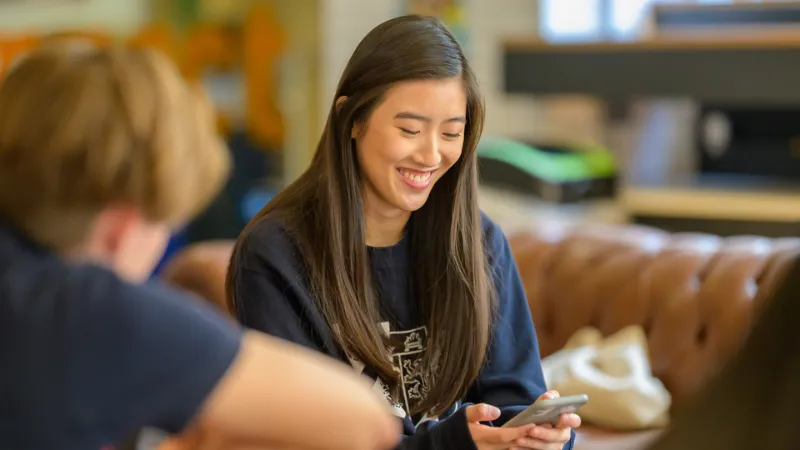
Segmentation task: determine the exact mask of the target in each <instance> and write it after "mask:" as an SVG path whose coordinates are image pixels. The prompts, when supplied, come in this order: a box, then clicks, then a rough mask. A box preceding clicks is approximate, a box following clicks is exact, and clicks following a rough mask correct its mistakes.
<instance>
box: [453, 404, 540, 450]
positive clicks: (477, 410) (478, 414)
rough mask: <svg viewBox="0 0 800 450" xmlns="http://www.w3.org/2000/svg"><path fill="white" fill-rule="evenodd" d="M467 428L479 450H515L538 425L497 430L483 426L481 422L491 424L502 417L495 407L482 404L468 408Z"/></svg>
mask: <svg viewBox="0 0 800 450" xmlns="http://www.w3.org/2000/svg"><path fill="white" fill-rule="evenodd" d="M466 415H467V426H468V427H469V432H470V435H471V436H472V440H473V441H474V442H475V447H477V448H478V450H507V449H511V448H515V442H516V441H518V440H519V439H526V436H529V433H530V432H532V430H533V429H534V428H536V425H526V426H523V427H518V428H495V427H490V426H486V425H482V424H481V422H491V421H492V420H496V419H497V418H498V417H500V410H499V409H497V408H495V407H494V406H491V405H487V404H485V403H481V404H478V405H472V406H468V407H467V410H466Z"/></svg>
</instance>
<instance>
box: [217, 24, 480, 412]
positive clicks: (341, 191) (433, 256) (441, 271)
mask: <svg viewBox="0 0 800 450" xmlns="http://www.w3.org/2000/svg"><path fill="white" fill-rule="evenodd" d="M452 77H460V78H461V79H462V80H463V82H464V87H465V89H466V93H467V126H466V129H465V131H464V148H463V153H462V156H461V158H460V159H459V160H458V162H456V163H455V165H454V166H453V167H452V168H451V169H450V170H449V171H447V173H445V174H444V175H443V176H442V178H441V179H440V180H439V181H438V182H437V183H436V185H435V186H434V187H433V189H432V191H431V193H430V197H429V198H428V201H427V202H426V203H425V205H424V206H423V207H422V208H421V209H419V210H418V211H415V212H414V213H413V215H412V220H411V221H410V223H409V227H408V239H409V240H410V249H411V255H410V258H411V263H410V265H409V267H410V271H411V283H410V285H409V286H410V287H411V289H410V292H409V301H414V302H416V308H415V309H416V310H418V311H420V313H421V315H422V317H420V319H421V321H422V323H423V324H425V325H427V327H428V330H429V332H430V336H429V341H428V348H427V350H426V354H425V356H424V367H425V369H424V370H425V371H426V372H427V373H428V375H429V377H430V380H431V383H430V384H431V386H430V391H429V393H428V394H427V397H426V398H425V399H424V400H423V401H421V402H420V403H419V404H416V405H410V407H411V411H410V412H411V413H412V414H417V413H429V414H432V415H437V414H440V413H442V412H443V411H444V410H446V409H447V408H448V407H450V406H451V405H452V404H453V403H454V402H455V401H457V400H460V399H462V398H463V397H464V395H465V394H466V391H467V390H468V388H469V387H470V385H471V384H472V382H473V381H474V380H475V379H476V378H477V375H478V373H479V371H480V369H481V367H482V365H483V363H484V359H485V356H486V349H487V346H488V341H489V336H490V323H491V314H492V310H493V304H494V291H493V288H492V283H491V281H490V280H491V276H490V274H489V272H488V268H487V267H488V264H487V262H486V254H485V252H484V243H483V232H482V227H481V218H480V212H479V209H478V201H477V188H478V172H477V160H476V155H475V148H476V145H477V143H478V139H479V138H480V134H481V131H482V127H483V120H484V106H483V100H482V98H481V95H480V92H479V90H478V85H477V82H476V79H475V76H474V74H473V72H472V70H471V69H470V67H469V64H468V63H467V59H466V57H465V56H464V53H463V51H462V49H461V47H460V46H459V44H458V43H457V42H456V40H455V38H454V37H453V35H452V34H451V33H450V32H449V31H448V30H447V29H446V27H445V26H444V25H442V23H441V22H439V21H437V20H435V19H432V18H427V17H420V16H404V17H399V18H395V19H392V20H389V21H387V22H384V23H383V24H381V25H379V26H378V27H376V28H375V29H373V30H372V31H371V32H370V33H369V34H367V36H366V37H365V38H364V39H363V40H362V41H361V43H360V44H359V45H358V47H357V48H356V50H355V52H354V53H353V55H352V57H351V58H350V61H349V63H348V65H347V67H346V68H345V70H344V74H343V75H342V78H341V81H340V82H339V86H338V88H337V90H336V96H335V98H334V100H335V99H337V98H341V97H347V101H345V102H342V104H341V106H339V107H337V105H336V102H335V101H334V102H333V103H332V104H331V108H330V112H329V115H328V120H327V123H326V125H325V129H324V131H323V133H322V137H321V139H320V141H319V145H318V147H317V151H316V154H315V156H314V158H313V161H312V163H311V166H310V167H309V168H308V170H307V171H306V172H305V173H304V174H303V175H301V176H300V178H299V179H298V180H297V181H295V182H294V183H292V184H291V185H290V186H289V187H288V188H286V189H285V190H284V191H283V192H281V193H280V194H279V195H278V196H276V197H275V199H273V201H271V202H270V203H269V204H268V205H267V206H266V207H265V208H264V209H263V210H262V211H261V212H260V213H259V214H258V215H257V216H256V217H255V218H254V219H253V220H252V221H251V222H250V224H249V225H248V226H247V228H246V229H245V231H244V232H243V234H242V237H241V238H240V240H239V244H237V246H236V249H235V251H234V254H233V257H232V258H231V265H230V268H229V271H228V282H227V294H228V297H229V300H228V301H229V303H230V305H229V306H230V308H231V310H232V311H236V310H238V309H239V308H237V306H236V299H237V296H236V279H237V258H238V254H239V252H240V251H241V245H242V244H241V243H242V242H243V239H245V238H246V236H247V234H248V233H249V231H250V230H251V229H253V227H255V226H257V225H258V224H259V223H260V222H261V221H263V220H269V219H275V218H279V219H280V220H282V221H283V223H284V225H285V227H286V228H287V231H288V232H289V233H290V234H291V235H292V236H293V237H294V239H295V240H296V242H297V244H298V246H299V249H300V252H301V253H302V255H303V258H304V261H305V264H306V266H307V270H308V273H309V276H310V279H311V285H312V286H311V288H312V294H313V295H314V297H315V299H316V301H317V303H318V305H319V308H320V310H321V311H322V313H323V314H324V316H325V318H326V320H327V322H328V323H329V324H331V325H334V324H335V325H338V327H339V331H340V332H339V333H336V339H337V343H338V344H339V345H340V346H341V347H342V348H343V349H344V350H346V351H347V352H348V353H349V354H350V355H352V356H354V357H356V358H357V359H359V360H360V361H362V362H363V363H365V364H367V365H368V366H372V367H374V368H375V369H376V371H377V372H378V375H379V376H380V377H381V379H383V380H384V381H386V382H388V383H390V384H392V385H394V386H396V385H397V382H398V374H397V372H396V371H395V369H394V368H393V366H392V362H391V360H390V358H389V356H388V350H387V346H388V343H387V342H386V339H385V336H384V335H383V334H382V332H381V330H380V329H379V327H378V325H377V324H378V323H379V322H380V321H381V317H380V312H379V302H378V299H377V295H378V294H377V289H376V286H375V285H374V281H373V279H372V272H371V268H370V263H369V257H368V254H367V246H366V243H365V237H364V233H365V224H364V199H363V192H362V178H361V175H360V174H359V168H358V163H357V160H356V153H355V151H356V150H355V143H354V142H353V140H352V139H351V130H352V129H353V125H354V124H358V123H365V122H366V121H367V120H369V117H370V114H371V112H372V111H373V110H374V109H375V107H376V106H377V105H378V104H379V103H380V102H381V99H382V98H383V96H384V95H385V93H386V92H387V91H388V90H389V89H390V88H391V87H392V85H393V84H394V83H398V82H402V81H406V80H425V79H445V78H452ZM432 243H435V244H436V245H432ZM240 319H241V318H240Z"/></svg>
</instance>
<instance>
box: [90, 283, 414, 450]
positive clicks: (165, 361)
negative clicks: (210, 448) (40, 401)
mask: <svg viewBox="0 0 800 450" xmlns="http://www.w3.org/2000/svg"><path fill="white" fill-rule="evenodd" d="M107 282H108V283H110V284H115V283H116V286H115V287H114V288H113V289H109V288H108V287H106V288H105V289H102V292H105V293H107V294H109V295H108V297H107V298H102V299H99V301H95V302H94V304H93V305H91V307H90V308H88V311H86V312H87V313H89V314H91V316H90V318H88V317H87V319H91V320H89V323H91V326H90V327H87V329H86V330H84V332H83V333H82V339H81V341H82V342H81V344H83V345H84V347H83V350H82V351H81V355H83V356H84V358H88V359H84V361H82V362H80V367H84V368H89V370H90V371H92V372H91V374H90V375H87V377H90V378H87V379H88V380H90V382H84V384H82V389H83V391H82V392H81V393H80V394H82V395H78V396H77V397H78V398H81V397H82V398H86V399H97V401H98V402H100V403H101V404H100V405H98V406H99V407H98V408H88V407H87V408H85V409H82V410H80V411H79V412H83V413H84V414H86V415H85V416H84V418H85V419H87V420H86V422H85V423H86V426H93V427H105V428H104V429H106V430H109V434H110V435H122V434H124V433H125V432H127V431H129V430H130V429H133V428H139V427H143V426H154V427H157V428H161V429H163V430H165V431H167V432H170V433H179V432H181V431H183V430H184V429H187V428H189V427H190V426H195V425H196V426H200V427H201V428H204V429H208V430H211V431H212V432H214V433H219V434H220V435H223V436H225V437H226V438H227V437H230V438H231V439H235V440H242V441H245V442H252V443H254V444H256V443H257V444H259V445H264V446H267V447H269V446H271V445H278V446H279V448H280V447H289V448H294V447H296V448H301V449H333V448H338V449H342V450H344V449H363V450H375V449H380V448H384V449H385V448H390V447H391V446H392V445H394V443H395V442H396V441H397V439H399V430H397V424H396V422H395V421H394V420H393V419H392V417H391V416H390V415H389V414H388V412H387V410H386V409H385V407H384V405H383V404H382V403H381V402H380V401H379V399H378V398H377V397H376V396H375V395H374V394H372V392H371V391H370V389H369V387H368V385H367V384H366V383H364V382H363V381H362V380H360V379H358V378H357V377H356V376H355V375H353V373H352V372H351V371H350V370H349V369H347V368H346V366H344V365H342V364H339V363H337V362H335V361H333V360H330V359H328V358H325V357H323V356H321V355H318V354H315V353H313V352H310V351H307V350H305V349H302V348H300V347H298V346H295V345H291V344H288V343H285V342H280V341H278V340H276V339H273V338H269V337H267V336H265V335H262V334H260V333H257V332H254V331H250V332H242V330H241V329H240V328H239V327H238V326H236V325H235V324H234V323H233V322H232V321H231V320H229V319H228V318H225V317H222V316H220V315H219V314H218V313H217V312H216V311H215V310H213V309H212V308H211V307H210V306H207V305H205V304H203V303H202V302H200V301H199V300H196V299H194V298H192V297H188V296H185V295H183V294H182V293H179V292H177V291H174V290H171V289H166V288H163V287H159V286H153V287H145V286H143V287H139V286H130V285H125V284H123V283H121V282H119V281H116V280H107ZM103 297H105V295H104V296H103ZM98 362H102V363H100V364H98ZM109 412H111V413H109Z"/></svg>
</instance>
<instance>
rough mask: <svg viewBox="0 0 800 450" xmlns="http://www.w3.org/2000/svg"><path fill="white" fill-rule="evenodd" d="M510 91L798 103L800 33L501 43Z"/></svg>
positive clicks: (613, 97)
mask: <svg viewBox="0 0 800 450" xmlns="http://www.w3.org/2000/svg"><path fill="white" fill-rule="evenodd" d="M503 64H504V72H505V73H504V83H505V91H506V92H507V93H516V94H532V95H564V94H566V95H569V94H584V95H593V96H597V97H600V98H603V99H605V100H611V101H627V100H630V99H633V98H637V97H656V98H658V97H662V98H663V97H683V98H686V97H689V98H693V99H696V100H698V101H701V102H715V103H723V104H731V105H732V104H757V105H761V106H765V105H785V106H787V107H794V106H797V105H800V88H798V86H800V84H798V80H800V33H798V34H795V35H791V36H777V37H772V38H770V39H752V40H743V39H738V40H737V39H729V38H728V39H723V38H720V39H717V40H713V39H706V40H700V41H688V40H683V39H669V40H667V39H653V40H650V41H644V42H636V43H597V44H547V43H544V42H541V41H539V40H537V39H514V40H509V41H507V42H506V43H505V54H504V61H503Z"/></svg>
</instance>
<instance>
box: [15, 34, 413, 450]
mask: <svg viewBox="0 0 800 450" xmlns="http://www.w3.org/2000/svg"><path fill="white" fill-rule="evenodd" d="M0 111H2V114H0V405H2V406H0V448H2V449H31V450H37V449H54V448H57V449H63V450H73V449H100V448H109V446H111V445H114V444H117V443H119V442H121V441H122V439H123V438H124V437H125V435H126V434H128V433H130V432H131V431H133V430H135V429H138V428H140V427H143V426H154V427H158V428H161V429H163V430H166V431H168V432H172V433H178V432H181V431H183V430H184V429H187V428H191V429H195V427H190V426H192V425H193V426H196V427H197V429H201V430H203V431H206V432H208V433H212V434H217V435H221V436H226V437H230V438H231V439H235V440H237V442H238V441H242V442H248V443H252V444H254V446H256V447H262V448H263V447H266V446H270V445H272V446H275V447H277V448H287V447H288V448H299V449H303V450H306V449H310V448H315V449H332V448H338V449H341V450H351V449H354V448H357V449H360V450H375V448H376V447H383V448H391V447H392V446H393V445H394V444H395V442H396V441H398V440H399V439H400V436H399V432H398V431H399V430H398V429H399V426H397V423H396V420H395V419H394V418H393V417H391V416H390V415H389V414H388V412H387V411H386V407H385V405H384V404H383V401H382V399H378V398H376V396H375V395H374V394H373V393H372V392H371V391H370V390H369V389H368V386H366V385H365V384H364V383H361V382H360V380H358V379H357V377H355V376H354V375H353V373H352V371H351V370H350V368H349V367H347V366H346V365H344V364H334V362H333V361H331V360H330V358H323V357H321V356H320V355H319V354H318V353H314V352H311V351H308V350H306V351H300V349H298V348H297V346H295V345H288V344H286V343H284V342H280V341H279V340H278V339H274V338H269V337H266V336H264V335H263V334H261V333H257V332H253V331H247V332H244V331H243V330H241V329H240V327H238V326H235V325H234V324H233V323H232V321H230V320H229V319H227V318H223V317H221V316H219V315H218V314H217V313H216V312H215V311H214V310H212V309H211V308H209V307H204V306H203V305H202V304H201V303H200V302H198V301H195V300H194V299H192V298H190V297H188V296H186V295H184V294H183V293H181V292H178V291H175V290H173V289H168V288H167V287H165V286H159V285H158V284H146V285H145V284H144V280H146V279H147V277H148V275H149V273H150V271H151V270H152V269H153V267H154V266H155V263H156V262H157V261H158V256H159V255H160V254H161V253H162V252H163V251H164V245H165V243H166V241H167V236H168V234H169V233H168V230H169V228H170V226H173V225H175V224H179V223H183V222H185V221H186V220H187V219H188V218H190V217H191V216H192V215H193V214H194V213H195V212H196V211H198V210H200V209H202V207H203V206H204V205H205V204H206V203H207V202H208V200H209V199H210V198H212V197H213V196H214V195H215V194H216V193H217V191H218V189H219V187H220V186H221V185H222V183H223V182H224V180H225V176H226V170H227V167H228V157H227V153H226V149H225V148H224V146H223V145H222V143H221V142H220V140H219V138H218V137H217V136H216V133H215V130H214V121H213V115H212V114H211V110H210V109H209V108H208V107H207V105H206V104H205V103H204V102H203V101H202V98H201V97H200V96H199V95H197V92H195V91H194V90H193V89H190V88H189V86H187V85H186V83H185V82H184V81H183V80H182V78H181V76H180V74H179V73H178V71H177V69H176V68H175V67H174V65H173V64H172V63H170V62H169V61H168V60H167V59H166V58H165V57H163V56H161V55H159V54H157V53H154V52H151V51H147V50H141V49H115V48H109V49H95V48H91V47H88V46H82V45H68V44H64V45H55V44H54V46H53V47H49V46H48V47H45V48H40V49H38V50H35V51H33V52H32V53H31V54H30V55H28V56H27V57H25V58H24V59H22V60H21V61H20V62H19V63H17V64H16V65H15V66H14V67H13V68H12V69H11V70H10V72H8V73H7V74H6V76H5V78H4V79H3V80H2V84H0ZM279 301H280V300H279ZM334 380H335V381H334ZM324 381H329V382H331V383H335V384H337V385H338V384H341V386H326V384H325V383H324ZM364 421H366V424H365V423H364ZM309 429H312V430H313V432H311V433H309V432H307V431H308V430H309Z"/></svg>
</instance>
